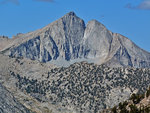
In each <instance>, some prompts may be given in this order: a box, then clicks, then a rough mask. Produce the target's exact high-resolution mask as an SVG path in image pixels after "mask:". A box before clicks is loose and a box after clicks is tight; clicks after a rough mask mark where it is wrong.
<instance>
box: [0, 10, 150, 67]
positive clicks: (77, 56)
mask: <svg viewBox="0 0 150 113" xmlns="http://www.w3.org/2000/svg"><path fill="white" fill-rule="evenodd" d="M1 52H2V53H4V54H6V55H9V56H12V57H26V58H29V59H34V60H39V61H41V62H51V63H54V64H56V65H57V64H58V63H59V64H61V66H66V63H67V62H69V63H70V64H71V63H74V62H77V61H88V62H89V61H90V62H93V63H96V64H102V63H106V64H107V65H110V66H116V67H118V66H119V67H120V66H130V67H150V53H148V52H146V51H144V50H142V49H141V48H139V47H138V46H136V45H135V44H134V43H133V42H132V41H131V40H129V39H128V38H126V37H124V36H122V35H120V34H117V33H112V32H111V31H109V30H108V29H107V28H106V27H105V26H104V25H103V24H101V23H99V22H98V21H96V20H91V21H89V22H88V23H87V25H86V26H85V23H84V21H83V20H82V19H80V18H79V17H77V16H76V14H75V13H74V12H70V13H68V14H66V15H65V16H63V17H62V18H60V19H58V20H57V21H55V22H53V23H51V24H49V25H47V26H46V27H44V28H42V29H39V30H37V31H34V32H30V33H27V34H21V35H17V37H16V38H14V39H13V41H11V43H9V44H8V45H7V46H5V48H4V47H3V49H2V50H1ZM60 62H61V63H60Z"/></svg>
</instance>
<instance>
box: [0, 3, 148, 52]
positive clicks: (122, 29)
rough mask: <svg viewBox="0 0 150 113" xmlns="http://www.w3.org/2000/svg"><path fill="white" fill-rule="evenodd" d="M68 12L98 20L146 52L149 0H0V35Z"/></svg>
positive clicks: (23, 30)
mask: <svg viewBox="0 0 150 113" xmlns="http://www.w3.org/2000/svg"><path fill="white" fill-rule="evenodd" d="M70 11H74V12H75V13H76V15H77V16H79V17H80V18H82V19H83V20H85V22H86V23H87V22H88V21H89V20H91V19H96V20H98V21H99V22H101V23H102V24H104V25H105V26H106V27H107V28H108V29H109V30H111V31H112V32H115V33H120V34H122V35H124V36H126V37H128V38H129V39H131V40H132V41H133V42H135V43H136V44H137V45H138V46H140V47H141V48H143V49H145V50H147V51H149V52H150V46H149V45H150V0H0V35H6V36H9V37H12V36H13V35H16V34H17V33H27V32H30V31H34V30H37V29H39V28H42V27H44V26H46V25H47V24H49V23H51V22H53V21H55V20H57V19H59V18H60V17H62V16H63V15H65V14H66V13H68V12H70Z"/></svg>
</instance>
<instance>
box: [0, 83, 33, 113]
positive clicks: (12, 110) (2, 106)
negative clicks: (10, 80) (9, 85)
mask: <svg viewBox="0 0 150 113" xmlns="http://www.w3.org/2000/svg"><path fill="white" fill-rule="evenodd" d="M0 113H31V112H30V111H29V110H28V109H27V108H25V107H24V106H23V105H22V104H21V103H19V102H18V101H17V100H16V99H15V98H14V97H13V95H12V94H11V93H10V92H9V91H7V90H6V88H5V87H4V86H2V84H0Z"/></svg>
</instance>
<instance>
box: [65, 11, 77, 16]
mask: <svg viewBox="0 0 150 113" xmlns="http://www.w3.org/2000/svg"><path fill="white" fill-rule="evenodd" d="M66 15H67V16H76V14H75V12H73V11H71V12H69V13H67V14H66Z"/></svg>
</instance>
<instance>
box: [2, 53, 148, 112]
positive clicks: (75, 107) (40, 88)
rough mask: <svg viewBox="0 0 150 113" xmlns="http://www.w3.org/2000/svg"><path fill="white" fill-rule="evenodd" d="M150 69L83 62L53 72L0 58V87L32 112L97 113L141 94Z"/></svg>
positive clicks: (31, 63)
mask: <svg viewBox="0 0 150 113" xmlns="http://www.w3.org/2000/svg"><path fill="white" fill-rule="evenodd" d="M149 75H150V69H146V68H144V69H138V68H137V69H135V68H121V67H120V68H111V67H108V66H106V65H95V64H89V63H86V62H81V63H75V64H72V65H70V66H69V67H66V68H64V67H62V68H57V67H55V66H54V65H50V64H43V63H40V62H38V61H32V60H28V59H18V58H10V57H8V56H3V55H0V78H1V79H0V83H2V84H3V85H4V86H5V87H6V88H7V89H8V90H9V91H10V92H12V94H13V95H14V97H15V98H17V100H19V102H20V103H22V104H23V105H24V106H26V107H27V108H29V109H31V110H32V111H34V112H42V113H45V112H54V113H57V112H58V113H65V112H84V113H86V112H87V113H91V112H92V113H97V112H99V111H101V110H103V109H106V108H111V107H113V106H114V105H118V104H119V103H120V102H123V101H124V100H127V99H128V98H129V97H130V95H131V94H132V93H133V92H134V93H136V92H138V93H142V92H144V91H145V90H146V88H147V87H148V86H149V85H150V76H149Z"/></svg>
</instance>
